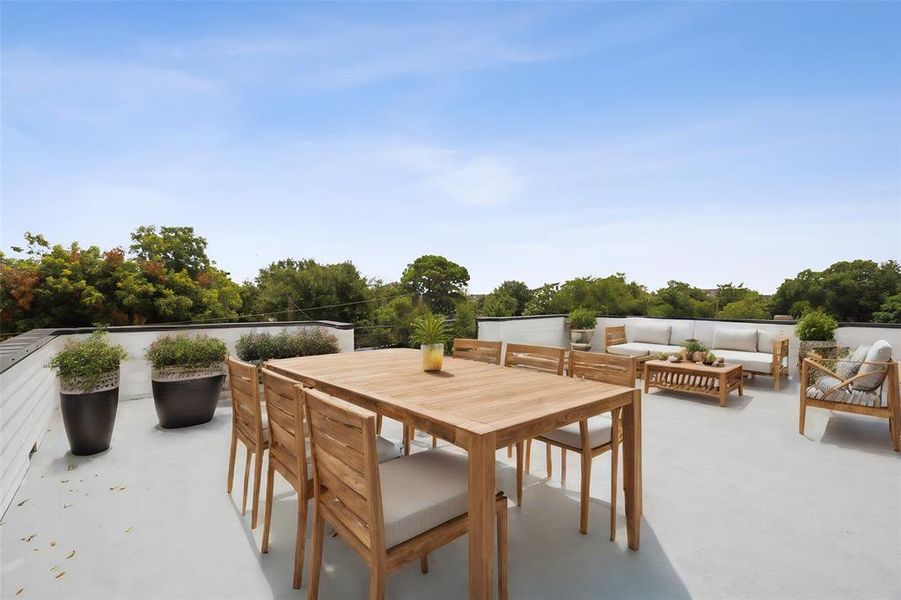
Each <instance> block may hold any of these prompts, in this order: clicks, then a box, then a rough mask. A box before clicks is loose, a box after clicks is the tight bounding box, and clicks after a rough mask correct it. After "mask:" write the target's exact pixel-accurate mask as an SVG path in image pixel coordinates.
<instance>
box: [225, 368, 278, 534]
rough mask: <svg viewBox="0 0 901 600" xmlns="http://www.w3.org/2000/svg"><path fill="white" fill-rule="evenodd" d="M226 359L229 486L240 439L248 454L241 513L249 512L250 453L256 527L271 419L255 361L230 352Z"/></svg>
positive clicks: (253, 510) (254, 524)
mask: <svg viewBox="0 0 901 600" xmlns="http://www.w3.org/2000/svg"><path fill="white" fill-rule="evenodd" d="M226 362H227V364H228V381H229V385H230V387H231V396H232V437H231V450H230V453H229V457H228V486H227V489H228V493H229V494H231V493H232V482H233V481H234V478H235V457H236V455H237V452H238V442H241V443H242V444H244V448H245V454H246V456H247V460H246V461H245V464H244V499H243V500H242V502H241V514H242V515H244V514H246V513H247V482H248V479H249V477H250V462H251V457H253V456H255V457H256V461H255V462H254V477H253V508H252V509H251V515H252V516H251V519H250V528H251V529H256V527H257V516H258V513H259V506H260V480H261V479H262V476H263V453H265V452H266V450H267V449H268V448H269V423H268V422H267V421H266V420H265V419H264V416H263V410H262V407H261V405H260V384H259V379H258V376H257V367H256V365H252V364H250V363H246V362H242V361H240V360H236V359H234V358H232V357H230V356H229V357H228V359H227V361H226Z"/></svg>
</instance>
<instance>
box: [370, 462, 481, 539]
mask: <svg viewBox="0 0 901 600" xmlns="http://www.w3.org/2000/svg"><path fill="white" fill-rule="evenodd" d="M467 474H468V469H467V458H466V455H463V454H457V453H454V452H449V451H447V450H443V449H432V450H427V451H425V452H417V453H416V454H412V455H410V456H404V457H401V458H398V459H397V460H392V461H389V462H386V463H382V464H380V465H379V476H380V478H381V486H382V511H383V514H384V517H385V544H386V546H387V547H388V548H391V547H392V546H396V545H398V544H400V543H401V542H405V541H407V540H409V539H412V538H414V537H416V536H417V535H419V534H420V533H425V532H426V531H428V530H429V529H432V528H433V527H437V526H438V525H441V524H442V523H445V522H447V521H450V520H451V519H454V518H456V517H459V516H460V515H464V514H466V510H467V506H466V493H467V489H468V479H467Z"/></svg>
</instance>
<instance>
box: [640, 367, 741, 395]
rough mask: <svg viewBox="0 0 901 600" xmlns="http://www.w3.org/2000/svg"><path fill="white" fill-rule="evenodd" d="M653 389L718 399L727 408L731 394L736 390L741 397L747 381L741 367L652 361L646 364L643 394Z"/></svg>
mask: <svg viewBox="0 0 901 600" xmlns="http://www.w3.org/2000/svg"><path fill="white" fill-rule="evenodd" d="M652 387H654V388H659V389H661V390H675V391H677V392H686V393H689V394H700V395H702V396H711V397H713V398H719V400H720V406H726V396H728V395H729V392H731V391H732V390H735V389H737V390H738V395H739V396H741V395H742V394H743V392H744V378H743V373H742V368H741V365H733V364H728V363H727V364H725V365H723V366H721V367H713V366H708V365H704V364H699V363H693V362H690V361H682V362H677V363H674V362H669V361H667V360H649V361H646V362H645V363H644V393H645V394H647V393H648V390H649V389H650V388H652Z"/></svg>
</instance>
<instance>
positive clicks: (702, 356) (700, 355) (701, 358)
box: [691, 352, 707, 363]
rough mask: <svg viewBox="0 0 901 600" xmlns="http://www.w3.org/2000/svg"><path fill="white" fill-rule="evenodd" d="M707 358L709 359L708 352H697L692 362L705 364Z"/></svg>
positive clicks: (692, 356) (692, 357)
mask: <svg viewBox="0 0 901 600" xmlns="http://www.w3.org/2000/svg"><path fill="white" fill-rule="evenodd" d="M705 358H707V353H706V352H695V353H694V354H692V355H691V360H692V361H694V362H696V363H699V362H704V359H705Z"/></svg>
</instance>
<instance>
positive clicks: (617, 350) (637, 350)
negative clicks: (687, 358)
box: [607, 342, 681, 356]
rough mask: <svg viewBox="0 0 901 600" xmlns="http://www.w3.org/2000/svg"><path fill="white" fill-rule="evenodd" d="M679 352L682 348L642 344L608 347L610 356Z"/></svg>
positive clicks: (632, 343)
mask: <svg viewBox="0 0 901 600" xmlns="http://www.w3.org/2000/svg"><path fill="white" fill-rule="evenodd" d="M679 350H681V347H680V346H666V345H664V344H645V343H642V342H629V343H628V344H617V345H616V346H607V352H609V353H610V354H619V355H620V356H647V355H648V354H656V353H657V352H678V351H679Z"/></svg>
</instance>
